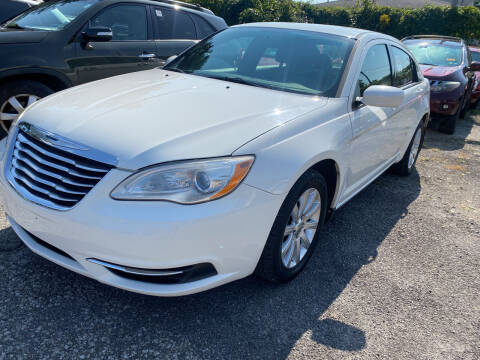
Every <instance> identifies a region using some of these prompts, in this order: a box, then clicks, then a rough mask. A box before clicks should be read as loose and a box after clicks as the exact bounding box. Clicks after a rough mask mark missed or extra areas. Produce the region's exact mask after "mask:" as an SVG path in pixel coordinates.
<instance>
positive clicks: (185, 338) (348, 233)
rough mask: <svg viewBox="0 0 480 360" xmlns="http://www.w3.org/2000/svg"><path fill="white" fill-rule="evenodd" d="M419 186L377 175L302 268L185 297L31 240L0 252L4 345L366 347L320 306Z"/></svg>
mask: <svg viewBox="0 0 480 360" xmlns="http://www.w3.org/2000/svg"><path fill="white" fill-rule="evenodd" d="M419 193H420V178H419V175H418V174H417V173H416V172H414V173H413V174H412V176H411V177H409V178H398V177H395V176H392V175H383V176H382V177H380V178H379V179H377V180H376V181H375V182H374V183H373V184H372V185H370V186H369V187H368V188H367V189H365V190H364V191H363V192H362V193H361V194H359V195H358V196H357V197H356V198H355V199H353V200H352V201H351V202H349V203H348V204H347V205H346V206H345V207H344V208H342V209H341V210H339V211H338V212H337V214H336V216H335V217H334V218H333V220H332V221H331V222H330V223H329V224H328V225H327V226H326V227H325V228H324V230H323V231H322V232H323V233H322V236H321V239H322V242H321V244H319V246H318V247H317V249H316V252H315V254H314V256H313V257H312V259H311V261H310V263H309V265H308V266H307V267H306V269H305V271H304V272H303V273H302V274H300V275H299V276H298V277H297V278H296V279H295V280H294V281H293V282H291V283H289V284H285V285H271V284H268V283H265V282H263V281H261V280H259V279H257V278H254V277H250V278H247V279H244V280H241V281H237V282H235V283H231V284H228V285H225V286H223V287H220V288H217V289H214V290H211V291H208V292H205V293H201V294H196V295H192V296H188V297H182V298H155V297H149V296H142V295H138V294H133V293H128V292H125V291H122V290H118V289H115V288H112V287H109V286H106V285H102V284H100V283H98V282H96V281H93V280H90V279H87V278H84V277H82V276H80V275H76V274H74V273H71V272H69V271H68V270H65V269H63V268H61V267H59V266H56V265H54V264H52V263H50V262H48V261H46V260H44V259H42V258H40V257H38V256H36V255H34V254H32V253H30V252H29V251H28V250H27V249H26V248H25V247H23V248H21V249H20V250H16V251H10V252H4V253H0V255H1V257H2V258H1V261H3V262H4V264H8V268H5V266H7V265H5V266H4V267H3V269H2V271H3V272H5V271H8V273H9V274H11V275H9V277H5V278H4V280H2V282H1V286H0V293H2V294H3V295H1V297H2V298H3V299H2V300H1V301H0V304H2V305H1V306H2V312H4V314H9V316H10V317H13V318H15V321H14V322H8V323H7V322H6V321H5V320H1V321H0V324H1V323H2V322H3V325H2V326H3V327H5V326H8V327H9V329H8V330H9V334H10V335H9V336H10V337H9V339H10V340H8V339H3V340H0V345H1V343H2V342H3V344H4V346H6V345H9V346H10V348H13V347H12V346H16V345H14V344H15V343H18V342H22V341H23V342H27V341H26V340H25V339H28V344H26V345H25V344H24V346H25V348H24V350H23V351H24V353H26V354H45V353H53V351H54V350H55V349H56V347H57V346H58V344H60V346H61V348H62V349H63V344H66V345H65V346H67V347H69V348H70V349H72V348H76V349H78V348H80V349H82V348H84V349H85V351H88V350H92V351H94V354H97V356H98V357H106V355H107V354H108V355H112V356H113V357H114V358H120V357H122V356H129V357H132V358H139V357H151V355H152V354H154V353H152V352H147V353H145V352H142V351H143V350H144V349H151V351H154V352H155V351H158V353H157V355H158V354H160V355H163V356H165V357H170V356H169V355H171V354H173V353H175V354H176V356H178V357H179V358H184V357H187V356H189V355H192V354H193V355H194V356H197V357H206V358H228V359H232V358H245V357H249V358H276V359H279V358H285V357H286V356H287V355H288V354H289V352H290V351H291V349H292V348H293V346H294V345H295V343H296V341H297V340H299V339H300V338H301V337H302V336H310V337H311V339H312V340H314V341H315V342H317V343H319V344H323V345H326V346H329V347H332V348H335V349H340V350H344V351H358V350H361V349H362V348H364V347H365V346H366V334H365V333H364V331H363V330H362V329H360V328H357V327H355V326H353V325H351V324H345V323H342V322H339V321H337V320H335V319H331V318H328V316H325V314H324V313H325V311H326V310H327V309H328V307H329V306H330V305H331V304H332V302H334V301H335V299H336V298H337V297H338V296H339V295H340V294H341V293H342V292H343V291H344V289H345V287H346V286H347V285H348V284H349V282H350V281H351V279H352V278H353V277H354V276H355V274H356V273H357V272H358V271H359V270H360V269H361V268H362V266H363V265H365V264H368V263H370V262H372V261H375V258H376V256H377V249H378V247H379V245H380V244H381V243H382V241H383V240H384V239H385V237H386V236H387V235H388V234H389V232H390V231H391V230H392V228H393V227H394V226H395V224H396V223H397V222H398V221H399V219H401V218H403V217H404V216H406V215H407V213H408V206H409V204H410V203H411V202H412V201H414V200H415V199H416V198H417V197H418V195H419ZM10 231H11V230H9V229H6V230H3V231H2V234H0V239H1V238H2V236H5V234H3V233H4V232H9V236H11V234H10ZM358 311H359V312H361V311H362V309H358ZM38 327H43V328H44V329H45V330H44V331H42V334H43V335H42V336H43V339H42V336H32V329H36V328H38ZM305 334H306V335H305ZM45 337H47V340H48V339H50V340H51V341H50V342H45ZM6 348H7V347H4V349H6ZM66 349H67V348H65V352H66V353H68V350H66ZM102 351H103V353H102ZM149 351H150V350H149ZM100 354H103V355H100ZM104 355H105V356H104Z"/></svg>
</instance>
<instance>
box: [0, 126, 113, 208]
mask: <svg viewBox="0 0 480 360" xmlns="http://www.w3.org/2000/svg"><path fill="white" fill-rule="evenodd" d="M112 168H113V166H112V165H108V164H105V163H102V162H99V161H95V160H91V159H88V158H85V157H82V156H79V155H77V154H74V153H71V152H69V151H68V149H66V148H62V149H60V148H59V147H56V146H55V145H53V144H47V143H45V142H44V141H41V140H39V139H38V138H35V137H34V136H32V135H30V134H28V133H27V132H26V131H24V130H22V128H20V130H19V131H18V134H17V138H16V141H15V144H14V147H13V151H12V155H11V165H10V169H9V172H10V173H9V174H8V175H9V176H8V177H9V180H10V183H11V184H12V185H13V186H14V187H15V188H16V189H17V191H18V192H20V193H21V194H22V195H23V196H24V197H26V198H28V199H29V200H31V201H33V202H36V203H39V204H41V205H44V206H47V207H51V208H54V209H57V210H67V209H70V208H72V207H73V206H75V205H76V204H77V203H78V202H79V201H80V200H82V199H83V197H84V196H85V195H86V194H87V193H88V192H89V191H90V190H91V189H92V188H93V187H94V186H95V185H96V184H97V183H98V182H99V181H100V180H101V179H102V178H103V177H104V176H105V175H106V174H107V173H108V171H109V170H110V169H112Z"/></svg>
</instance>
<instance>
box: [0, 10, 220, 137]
mask: <svg viewBox="0 0 480 360" xmlns="http://www.w3.org/2000/svg"><path fill="white" fill-rule="evenodd" d="M226 26H227V25H226V23H225V21H224V20H223V19H221V18H219V17H217V16H215V15H213V13H212V12H211V11H209V10H206V9H204V8H201V7H199V6H196V5H190V4H185V3H180V2H176V1H160V0H159V1H149V0H131V1H129V2H124V1H123V0H103V1H100V0H54V1H49V2H46V3H44V4H43V5H40V6H38V7H36V8H33V9H31V10H29V11H26V12H25V13H23V14H21V15H20V16H18V17H16V18H15V19H13V20H11V21H10V22H7V23H6V24H4V26H3V28H1V29H0V125H1V127H2V128H3V130H4V131H8V129H9V127H10V124H11V122H12V121H13V120H15V119H16V118H17V117H18V116H19V114H20V113H21V112H22V111H23V110H24V108H25V107H26V106H28V105H31V104H32V103H33V102H35V101H37V100H38V99H40V98H43V97H45V96H47V95H50V94H52V93H53V92H56V91H59V90H63V89H66V88H68V87H70V86H74V85H79V84H83V83H86V82H89V81H93V80H98V79H102V78H106V77H109V76H114V75H119V74H124V73H128V72H132V71H140V70H148V69H152V68H154V67H157V66H162V65H163V64H164V63H165V60H166V59H167V58H168V57H170V56H172V55H177V54H179V53H181V52H182V51H184V50H185V49H187V48H188V47H190V46H191V45H193V44H195V43H196V42H198V41H199V40H200V39H203V38H204V37H206V36H208V35H210V34H211V33H214V32H216V31H218V30H220V29H224V28H225V27H226ZM0 132H1V130H0Z"/></svg>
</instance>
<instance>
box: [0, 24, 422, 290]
mask: <svg viewBox="0 0 480 360" xmlns="http://www.w3.org/2000/svg"><path fill="white" fill-rule="evenodd" d="M429 93H430V90H429V84H428V81H427V80H425V79H424V78H423V77H422V74H421V72H420V70H419V67H418V65H417V63H416V62H415V60H414V58H413V57H412V55H411V53H410V52H409V51H408V50H407V49H406V48H405V47H404V46H403V45H402V43H401V42H399V41H398V40H396V39H394V38H392V37H389V36H386V35H382V34H378V33H375V32H369V31H364V30H358V29H352V28H343V27H336V26H325V25H312V24H284V23H261V24H248V25H241V26H235V27H232V28H229V29H227V30H224V31H222V32H220V33H217V34H215V35H213V36H211V37H210V38H207V39H205V40H204V41H202V42H200V43H199V44H197V45H196V46H194V47H192V48H190V49H189V50H187V51H186V52H184V53H183V54H181V55H180V56H178V57H177V58H175V59H170V62H169V63H168V64H167V66H166V67H165V68H164V69H154V70H150V71H143V72H137V73H132V74H128V75H123V76H119V77H114V78H110V79H106V80H102V81H98V82H94V83H90V84H87V85H83V86H79V87H76V88H72V89H68V90H66V91H63V92H61V93H58V94H56V95H52V96H50V97H47V98H45V99H43V100H41V101H39V102H37V103H35V104H33V105H32V106H30V107H29V109H27V111H25V112H24V113H23V115H22V116H21V117H20V118H19V119H18V120H17V122H16V123H15V124H14V125H13V128H12V131H10V134H9V137H8V139H7V140H6V141H3V142H2V143H1V144H2V149H3V155H2V165H1V174H0V183H1V185H0V188H1V192H0V193H1V196H2V199H1V200H2V203H3V205H4V208H5V211H6V213H7V215H8V218H9V220H10V223H11V225H12V228H13V229H14V230H15V232H16V233H17V234H18V236H19V237H20V238H21V239H22V240H23V242H24V243H25V244H26V245H27V246H28V247H29V248H30V249H31V250H32V251H34V252H36V253H37V254H39V255H41V256H43V257H45V258H47V259H49V260H51V261H53V262H55V263H57V264H59V265H61V266H64V267H66V268H68V269H71V270H73V271H75V272H78V273H80V274H83V275H86V276H89V277H91V278H94V279H97V280H98V281H101V282H103V283H106V284H110V285H113V286H116V287H119V288H123V289H127V290H131V291H136V292H140V293H144V294H152V295H160V296H176V295H185V294H190V293H195V292H198V291H203V290H206V289H209V288H212V287H215V286H218V285H221V284H225V283H227V282H230V281H233V280H237V279H240V278H243V277H246V276H248V275H250V274H252V273H256V274H257V275H259V276H261V277H263V278H265V279H268V280H270V281H274V282H285V281H288V280H291V279H292V278H293V277H295V276H296V275H297V274H298V273H299V272H300V271H301V270H302V269H303V268H304V267H305V265H306V264H307V262H308V260H309V258H310V257H311V256H312V253H313V250H314V248H315V246H316V245H317V244H318V243H319V242H321V241H322V238H321V236H320V231H319V230H320V228H321V227H322V226H323V225H324V223H325V221H326V219H327V218H328V217H329V216H330V214H331V213H332V212H333V211H334V210H336V209H338V208H339V207H341V206H342V205H343V204H345V203H346V202H347V201H348V200H349V199H351V198H352V197H353V196H354V195H355V194H357V193H358V192H359V191H361V190H362V189H363V188H364V187H366V186H367V185H368V184H369V183H371V182H372V181H373V180H374V179H375V178H377V177H378V176H380V175H381V174H382V173H383V172H384V171H385V170H387V169H389V168H391V169H392V170H393V171H394V172H396V173H398V174H399V175H409V174H410V173H411V172H412V171H413V168H414V165H415V161H416V159H417V157H418V154H419V151H420V149H421V146H422V142H423V135H424V131H425V130H424V129H425V127H426V124H427V122H428V118H429ZM379 221H381V219H379Z"/></svg>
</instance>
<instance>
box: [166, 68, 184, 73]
mask: <svg viewBox="0 0 480 360" xmlns="http://www.w3.org/2000/svg"><path fill="white" fill-rule="evenodd" d="M163 70H167V71H173V72H178V73H182V74H186V72H185V71H183V70H182V69H179V68H171V69H170V68H163Z"/></svg>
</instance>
